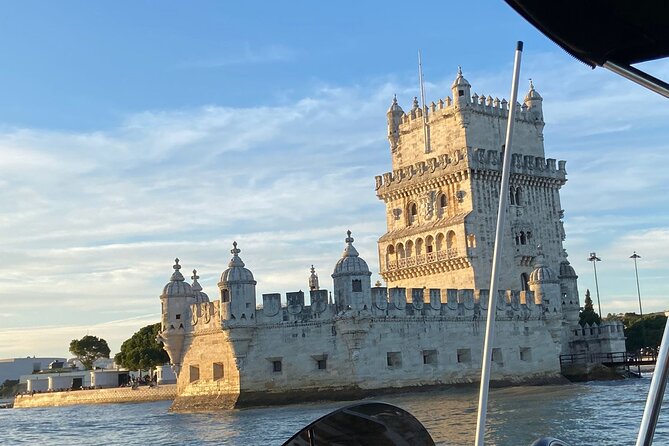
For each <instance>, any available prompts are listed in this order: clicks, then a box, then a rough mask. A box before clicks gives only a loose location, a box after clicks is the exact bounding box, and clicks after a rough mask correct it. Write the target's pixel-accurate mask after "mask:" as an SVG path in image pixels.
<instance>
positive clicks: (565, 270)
mask: <svg viewBox="0 0 669 446" xmlns="http://www.w3.org/2000/svg"><path fill="white" fill-rule="evenodd" d="M558 279H559V280H560V293H561V295H562V312H563V314H564V316H565V319H566V320H567V321H568V322H569V323H570V324H571V325H576V324H577V323H578V313H579V311H580V310H581V303H580V299H579V297H578V282H577V279H578V276H577V275H576V271H574V268H572V266H571V265H570V264H569V261H568V260H567V252H566V251H565V252H564V260H563V261H562V262H560V275H559V276H558Z"/></svg>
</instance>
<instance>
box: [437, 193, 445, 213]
mask: <svg viewBox="0 0 669 446" xmlns="http://www.w3.org/2000/svg"><path fill="white" fill-rule="evenodd" d="M437 204H438V206H439V207H438V208H437V215H438V216H439V217H440V218H441V217H443V216H445V215H446V206H447V205H448V201H447V200H446V194H440V195H439V200H438V202H437Z"/></svg>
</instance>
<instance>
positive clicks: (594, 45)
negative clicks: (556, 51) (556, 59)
mask: <svg viewBox="0 0 669 446" xmlns="http://www.w3.org/2000/svg"><path fill="white" fill-rule="evenodd" d="M505 1H506V3H508V4H509V5H510V6H511V7H512V8H514V9H515V10H516V11H517V12H518V13H519V14H520V15H521V16H523V17H524V18H525V19H526V20H527V21H528V22H530V23H531V24H532V25H534V26H535V27H536V28H537V29H539V31H541V32H542V33H544V34H545V35H546V36H547V37H548V38H550V39H551V40H553V41H554V42H555V43H557V44H558V45H560V46H561V47H562V48H563V49H564V50H565V51H567V52H568V53H569V54H571V55H572V56H574V57H575V58H577V59H579V60H580V61H581V62H584V63H586V64H587V65H590V66H591V67H592V68H595V66H602V65H603V64H604V63H605V62H614V63H617V64H621V65H631V64H635V63H639V62H645V61H649V60H654V59H659V58H663V57H667V56H669V0H634V1H633V0H505Z"/></svg>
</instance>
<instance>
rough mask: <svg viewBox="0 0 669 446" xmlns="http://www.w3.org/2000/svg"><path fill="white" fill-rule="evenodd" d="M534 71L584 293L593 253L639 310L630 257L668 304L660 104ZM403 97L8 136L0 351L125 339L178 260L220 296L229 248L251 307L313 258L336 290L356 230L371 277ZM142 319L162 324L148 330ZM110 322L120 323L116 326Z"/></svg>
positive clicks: (651, 297) (569, 75) (445, 85)
mask: <svg viewBox="0 0 669 446" xmlns="http://www.w3.org/2000/svg"><path fill="white" fill-rule="evenodd" d="M660 68H661V69H667V68H666V67H665V66H664V65H661V66H660ZM526 72H531V75H532V77H533V78H534V79H535V84H536V85H537V88H538V89H539V91H540V92H541V94H542V95H543V97H544V105H545V115H546V119H547V121H548V125H547V127H546V151H547V155H548V156H549V157H555V158H565V159H567V160H568V164H567V169H568V172H569V181H568V183H567V185H566V186H565V187H564V189H563V193H562V205H563V208H564V209H565V210H566V229H567V236H568V238H567V241H566V248H567V249H568V251H569V252H570V253H571V254H572V256H571V257H570V260H571V261H572V264H573V265H574V267H575V268H576V270H577V273H579V274H580V276H581V279H580V288H581V293H582V294H583V293H584V292H585V288H591V289H594V286H593V283H592V278H591V268H592V265H591V264H589V263H588V262H587V261H586V260H585V257H586V256H587V253H588V252H590V251H593V250H595V251H597V252H598V253H599V254H600V255H601V256H602V258H603V259H604V260H603V261H602V264H601V276H600V289H601V291H602V297H603V298H604V299H606V300H604V301H603V305H604V302H607V303H606V305H607V306H608V308H610V310H609V309H605V312H609V311H611V312H617V311H633V310H634V309H635V307H634V305H635V304H634V302H635V301H634V299H631V300H630V299H628V297H630V296H631V297H634V296H635V294H634V293H635V291H636V288H635V287H634V286H632V287H630V286H629V285H630V283H629V282H630V277H628V276H629V274H630V271H629V268H631V265H630V264H629V260H628V256H629V255H630V254H631V251H632V250H634V249H636V250H637V251H638V252H639V253H640V254H641V255H642V256H643V262H644V263H643V268H644V270H643V274H642V280H643V283H642V290H643V293H644V294H645V295H647V299H648V305H649V310H651V309H653V310H661V309H665V308H664V305H666V304H664V303H663V300H662V297H663V296H664V295H666V294H665V293H666V292H667V291H669V290H668V289H667V286H665V285H664V283H668V282H667V280H666V274H665V272H664V271H663V269H662V265H664V264H666V261H669V258H667V255H665V254H664V253H665V252H669V236H668V235H667V234H669V202H668V201H667V200H669V198H667V197H669V194H666V193H664V191H666V188H667V186H665V177H666V175H665V174H664V173H663V169H662V167H661V166H664V165H666V164H667V161H669V160H668V159H667V157H668V156H669V155H666V154H668V153H669V150H667V147H666V143H665V139H664V137H663V136H661V135H658V134H657V133H656V132H655V129H657V128H658V127H662V125H663V124H661V123H664V122H666V118H667V116H666V115H667V112H666V111H665V109H666V108H662V107H658V106H657V102H656V100H655V99H654V98H652V97H650V96H648V95H646V94H644V93H642V92H640V91H639V90H638V89H637V87H635V86H633V85H630V84H627V83H625V82H623V81H617V80H615V79H612V78H609V76H608V75H607V74H606V73H604V74H601V73H599V72H598V71H595V74H594V75H593V73H591V72H590V71H589V70H573V67H569V68H566V67H565V65H564V64H563V63H559V61H558V62H556V61H553V60H552V59H551V58H550V57H548V56H545V57H538V58H537V60H532V59H530V60H529V61H528V63H527V68H526ZM586 74H587V75H586ZM466 75H467V76H468V78H469V80H470V82H471V83H472V84H473V85H474V87H475V88H474V90H475V91H480V92H485V93H486V94H488V93H489V94H491V95H492V96H498V97H502V96H504V94H503V92H504V91H506V89H507V88H508V87H507V86H506V85H505V83H506V80H505V79H503V76H501V75H498V74H495V73H471V75H469V74H466ZM451 82H452V76H450V75H449V76H447V77H446V78H444V79H441V80H436V81H434V82H433V83H432V84H430V86H429V87H430V89H429V91H430V95H431V97H434V98H436V97H438V96H441V97H445V96H446V95H447V94H449V93H450V83H451ZM479 86H480V87H482V88H483V89H484V90H487V91H483V90H481V89H479V88H478V87H479ZM413 90H414V88H413V87H412V86H409V84H408V83H407V84H406V85H403V84H391V83H388V82H385V81H379V82H375V83H372V84H368V85H357V86H350V87H334V86H328V85H323V86H321V88H319V89H318V90H315V91H312V92H309V94H307V95H305V97H304V98H302V99H300V100H298V101H295V102H294V103H292V104H288V105H282V106H275V107H269V106H266V107H250V108H231V107H221V106H213V105H208V106H203V107H201V108H193V109H183V110H166V111H146V112H143V113H139V114H136V115H133V116H129V117H127V119H125V120H124V121H123V122H122V123H121V124H120V125H119V126H118V127H117V128H115V129H112V130H109V131H105V132H88V133H76V132H55V131H42V130H39V129H6V128H5V129H0V166H2V167H3V173H4V172H6V175H3V179H2V181H1V182H0V192H1V194H2V195H0V253H2V257H3V262H4V266H5V268H4V272H3V274H2V276H1V277H0V290H1V291H0V305H2V314H0V320H2V322H3V326H4V327H9V328H5V329H4V330H2V331H0V351H2V352H3V354H5V355H7V354H10V352H15V354H16V355H17V356H24V355H25V354H56V353H59V352H60V354H62V352H63V350H62V348H66V345H67V343H69V340H70V339H73V338H75V337H80V336H82V335H83V334H85V333H79V332H77V331H82V330H84V329H86V327H87V329H88V330H90V333H91V334H95V335H102V333H105V334H107V336H114V337H115V338H114V339H116V338H123V339H125V338H127V337H128V336H129V335H130V334H132V332H133V331H135V330H136V329H138V328H140V327H141V326H142V324H144V325H145V323H148V322H153V321H155V320H157V317H158V316H157V310H158V308H159V303H158V295H159V294H160V292H161V290H162V286H163V285H164V283H165V282H166V281H167V280H168V279H169V276H170V274H171V266H172V260H173V259H174V257H176V256H179V257H180V258H181V259H182V264H183V265H184V271H185V272H187V274H184V275H186V276H190V273H189V272H190V271H191V270H192V269H193V268H197V269H198V272H199V274H200V276H201V279H200V281H201V283H202V284H203V286H204V287H205V291H206V292H208V293H209V294H210V296H212V297H215V295H216V293H217V290H216V283H217V281H218V279H219V275H220V273H221V272H222V270H223V269H225V267H226V265H227V262H228V260H229V249H230V244H231V242H232V241H233V240H237V241H238V242H239V243H240V247H241V248H242V257H243V259H244V261H245V262H246V263H247V265H248V266H249V268H251V269H252V271H253V272H254V274H255V277H256V280H258V299H259V301H260V294H261V293H267V292H281V293H285V292H286V291H292V290H298V289H305V288H306V278H307V276H308V269H309V266H310V265H311V264H312V263H313V264H314V265H315V266H316V268H317V271H318V273H319V275H320V279H321V284H322V285H323V286H324V287H325V288H331V285H330V284H331V282H330V278H329V274H330V273H331V269H332V267H333V266H334V263H335V262H336V261H337V259H338V257H339V255H340V254H341V250H342V247H343V238H344V234H345V231H346V230H347V229H349V228H350V229H351V230H352V231H353V232H354V237H355V238H356V246H357V248H358V250H359V251H360V253H361V255H362V256H363V257H364V258H365V259H366V260H367V262H368V263H369V265H370V267H372V268H373V270H374V272H375V275H374V277H373V280H375V279H376V278H377V277H378V276H377V275H376V270H377V265H378V263H377V258H376V257H377V251H376V239H377V238H378V237H379V236H380V235H382V234H383V232H384V231H385V216H384V207H383V204H382V203H381V202H379V201H378V200H377V199H376V197H375V193H374V178H373V177H374V175H375V174H381V173H383V172H384V171H386V170H388V169H389V164H390V162H389V161H390V160H389V150H388V147H387V141H386V140H385V133H386V129H385V111H386V109H387V107H388V104H389V102H390V98H391V97H392V94H393V93H394V92H400V93H401V97H400V100H402V101H406V102H408V101H409V100H410V96H411V92H412V91H413ZM495 93H496V94H495ZM428 100H431V99H428ZM403 105H404V106H405V108H407V107H408V106H409V105H408V104H403ZM597 129H600V130H597ZM601 129H604V130H605V131H601ZM639 129H642V130H643V135H641V136H639V137H638V139H637V137H636V136H634V135H637V134H638V132H639ZM3 163H4V164H3ZM658 166H660V167H658ZM628 251H630V252H629V253H628ZM626 268H627V269H626ZM632 272H633V271H632ZM631 277H632V279H633V276H631ZM632 285H633V283H632ZM605 308H607V307H605ZM148 314H152V315H155V316H153V317H154V319H152V320H150V321H148V322H147V320H148V319H149V318H147V317H146V315H148ZM133 318H136V319H133ZM114 320H123V321H124V322H123V324H124V325H123V326H124V327H125V328H123V329H121V328H119V330H118V331H114V324H116V325H118V326H119V327H120V323H116V322H113V321H114ZM81 321H86V324H81ZM133 324H136V326H134V327H132V328H131V327H130V326H131V325H133ZM12 327H13V328H12ZM22 327H32V328H22ZM34 327H37V328H34ZM39 327H47V328H39ZM53 327H61V328H58V329H56V328H53ZM96 330H99V331H100V332H99V333H96V332H95V331H96ZM75 332H76V333H75ZM46 333H50V335H48V336H47V335H46ZM17 334H19V335H20V338H21V339H25V340H22V341H21V343H20V344H17V343H16V342H15V339H16V336H17ZM46 338H48V343H49V344H46V342H47V341H46V340H45V339H46ZM40 339H41V340H42V341H40ZM108 340H109V339H108ZM121 340H122V339H121ZM40 342H44V344H40ZM12 344H13V345H14V347H12V348H13V350H6V348H8V347H9V346H10V345H12ZM22 345H23V346H24V347H25V348H24V350H21V348H22V347H21V346H22ZM40 345H42V348H38V347H40ZM57 345H61V347H57ZM116 345H118V344H116ZM62 346H65V347H62ZM47 347H48V348H53V349H56V350H53V351H48V349H47ZM59 348H60V350H58V349H59ZM12 354H14V353H12Z"/></svg>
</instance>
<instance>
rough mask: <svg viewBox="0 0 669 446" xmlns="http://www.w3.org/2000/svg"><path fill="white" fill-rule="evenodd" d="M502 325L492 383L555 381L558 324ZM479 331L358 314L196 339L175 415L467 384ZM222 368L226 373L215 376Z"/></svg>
mask: <svg viewBox="0 0 669 446" xmlns="http://www.w3.org/2000/svg"><path fill="white" fill-rule="evenodd" d="M502 307H504V305H502ZM500 319H501V320H500V322H499V323H498V324H497V327H498V333H497V336H496V344H495V347H494V348H495V350H494V354H493V363H494V368H493V373H492V379H493V380H494V381H496V382H499V383H516V384H517V383H523V382H536V381H547V380H548V381H550V380H555V379H557V378H558V377H559V374H560V365H559V359H558V358H559V349H560V347H559V334H558V335H557V336H554V334H553V333H551V328H552V326H553V325H555V327H554V328H556V329H557V332H558V333H559V327H560V321H559V320H557V319H556V320H548V321H547V320H544V319H542V318H540V317H535V318H528V319H527V320H524V321H523V320H517V319H516V318H514V319H515V320H513V321H510V320H504V313H503V312H502V314H500ZM484 327H485V321H484V320H483V319H476V318H475V319H472V318H464V317H457V316H456V317H451V318H445V317H441V316H435V317H423V318H420V319H418V320H417V318H413V317H392V316H389V317H384V318H372V317H369V316H365V312H357V313H356V314H355V315H348V317H342V318H338V319H335V320H332V321H330V322H298V321H295V322H294V323H290V324H263V325H259V326H256V327H255V328H252V329H249V328H244V329H242V328H230V329H227V330H221V331H220V332H218V333H209V334H203V333H201V334H198V335H195V336H194V337H193V341H192V342H191V343H190V346H189V349H188V353H187V354H186V356H185V359H184V364H183V366H182V371H181V374H180V376H179V383H178V386H179V396H178V398H177V399H176V401H175V403H174V405H173V409H174V410H179V411H192V410H211V409H214V408H232V407H244V406H253V405H264V404H277V403H287V402H294V401H304V400H314V399H342V398H344V399H345V398H351V397H359V396H362V395H366V394H370V393H374V392H377V391H385V390H388V389H398V388H406V387H413V386H416V387H417V386H436V385H447V384H466V383H474V382H477V381H478V379H479V375H480V367H481V356H482V348H483V338H484V335H483V330H484ZM238 330H243V331H242V332H240V333H237V331H238ZM221 363H223V364H225V365H226V366H225V372H224V373H223V374H222V375H221V374H220V368H219V365H217V364H221ZM230 366H232V367H233V369H232V370H230V369H229V367H230ZM193 367H196V368H197V375H193V374H192V370H193ZM217 370H218V373H219V374H218V376H216V373H217Z"/></svg>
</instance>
